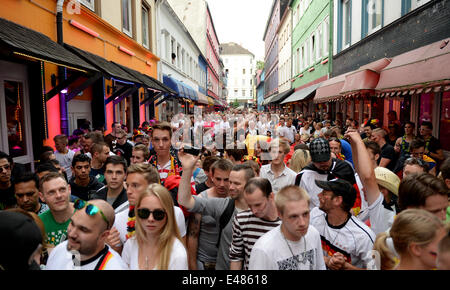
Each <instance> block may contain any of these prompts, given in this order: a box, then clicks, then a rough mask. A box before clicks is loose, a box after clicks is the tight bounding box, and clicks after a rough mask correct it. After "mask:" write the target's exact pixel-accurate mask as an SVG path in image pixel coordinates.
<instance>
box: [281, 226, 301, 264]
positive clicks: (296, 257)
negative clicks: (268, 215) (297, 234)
mask: <svg viewBox="0 0 450 290" xmlns="http://www.w3.org/2000/svg"><path fill="white" fill-rule="evenodd" d="M280 232H281V235H282V236H283V239H284V241H285V242H286V245H287V246H288V248H289V251H290V252H291V254H292V258H294V260H295V261H296V262H297V270H300V269H299V266H300V259H299V256H300V255H297V256H296V255H294V252H293V251H292V248H291V245H289V242H288V240H287V239H286V236H285V235H284V233H283V231H282V230H281V228H280ZM302 238H303V244H304V254H305V255H306V239H305V236H303V237H302Z"/></svg>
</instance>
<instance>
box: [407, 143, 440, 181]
mask: <svg viewBox="0 0 450 290" xmlns="http://www.w3.org/2000/svg"><path fill="white" fill-rule="evenodd" d="M425 148H426V143H425V142H424V141H423V140H421V139H415V140H413V141H412V142H411V143H410V145H409V151H410V154H411V157H414V158H417V159H420V160H422V161H423V162H425V163H426V164H427V166H428V172H429V173H430V174H432V175H434V176H436V161H435V160H434V159H433V158H431V157H430V156H428V155H427V154H425Z"/></svg>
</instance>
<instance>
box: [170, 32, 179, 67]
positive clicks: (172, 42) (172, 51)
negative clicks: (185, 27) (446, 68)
mask: <svg viewBox="0 0 450 290" xmlns="http://www.w3.org/2000/svg"><path fill="white" fill-rule="evenodd" d="M176 57H177V55H176V54H175V39H174V38H173V37H171V38H170V59H171V62H172V64H175V59H176Z"/></svg>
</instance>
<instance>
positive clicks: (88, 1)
mask: <svg viewBox="0 0 450 290" xmlns="http://www.w3.org/2000/svg"><path fill="white" fill-rule="evenodd" d="M78 1H79V2H80V3H81V4H83V5H84V6H86V7H87V8H89V9H90V10H92V11H94V12H95V0H78Z"/></svg>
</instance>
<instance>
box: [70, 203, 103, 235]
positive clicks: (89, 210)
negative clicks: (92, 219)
mask: <svg viewBox="0 0 450 290" xmlns="http://www.w3.org/2000/svg"><path fill="white" fill-rule="evenodd" d="M73 206H74V207H75V209H76V210H80V209H83V208H84V207H86V214H87V215H90V216H94V215H96V214H97V213H100V215H101V216H102V218H103V220H104V221H105V222H106V224H107V225H108V228H109V221H108V219H107V218H106V216H105V214H104V213H103V212H102V210H101V209H99V208H98V206H96V205H93V204H90V203H88V202H87V201H84V200H82V199H77V200H76V201H75V203H74V204H73Z"/></svg>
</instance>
